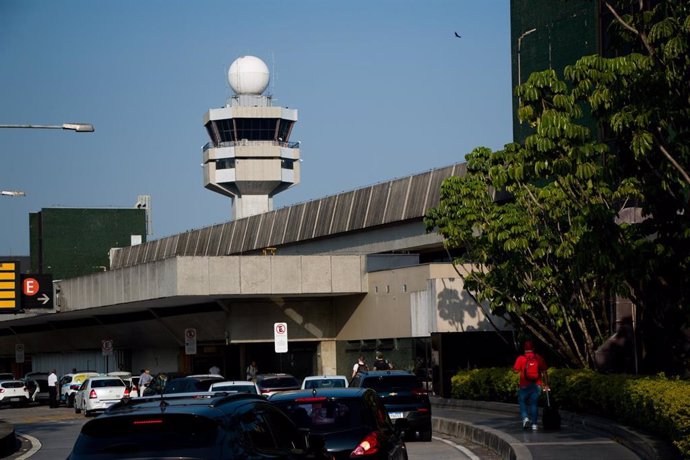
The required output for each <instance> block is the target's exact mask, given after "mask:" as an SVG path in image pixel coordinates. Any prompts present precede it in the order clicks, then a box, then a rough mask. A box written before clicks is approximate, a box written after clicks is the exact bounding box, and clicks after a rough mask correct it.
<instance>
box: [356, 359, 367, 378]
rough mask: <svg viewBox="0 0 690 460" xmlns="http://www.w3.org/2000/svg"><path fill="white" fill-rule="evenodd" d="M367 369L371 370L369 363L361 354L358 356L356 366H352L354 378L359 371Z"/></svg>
mask: <svg viewBox="0 0 690 460" xmlns="http://www.w3.org/2000/svg"><path fill="white" fill-rule="evenodd" d="M366 370H369V368H368V367H367V363H366V361H365V360H364V355H359V357H358V358H357V362H356V363H355V365H354V366H352V378H355V375H357V372H360V371H366Z"/></svg>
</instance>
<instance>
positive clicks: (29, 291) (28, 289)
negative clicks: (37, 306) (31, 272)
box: [22, 278, 41, 296]
mask: <svg viewBox="0 0 690 460" xmlns="http://www.w3.org/2000/svg"><path fill="white" fill-rule="evenodd" d="M40 290H41V285H40V284H39V283H38V280H37V279H36V278H24V282H23V283H22V291H23V292H24V295H28V296H32V295H36V294H38V291H40Z"/></svg>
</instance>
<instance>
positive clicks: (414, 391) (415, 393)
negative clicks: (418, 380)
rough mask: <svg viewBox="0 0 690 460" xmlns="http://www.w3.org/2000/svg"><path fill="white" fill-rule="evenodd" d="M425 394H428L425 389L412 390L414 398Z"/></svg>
mask: <svg viewBox="0 0 690 460" xmlns="http://www.w3.org/2000/svg"><path fill="white" fill-rule="evenodd" d="M427 393H428V392H427V391H426V389H425V388H415V389H414V390H412V394H413V395H415V396H424V395H426V394H427Z"/></svg>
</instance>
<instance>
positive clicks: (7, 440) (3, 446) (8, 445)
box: [0, 421, 17, 458]
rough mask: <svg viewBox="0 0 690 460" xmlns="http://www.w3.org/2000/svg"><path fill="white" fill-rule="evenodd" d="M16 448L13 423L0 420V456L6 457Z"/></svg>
mask: <svg viewBox="0 0 690 460" xmlns="http://www.w3.org/2000/svg"><path fill="white" fill-rule="evenodd" d="M16 449H17V435H16V434H15V432H14V425H12V424H10V423H7V422H3V421H0V458H2V457H8V456H10V455H12V454H13V453H14V451H15V450H16Z"/></svg>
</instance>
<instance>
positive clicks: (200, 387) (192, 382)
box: [144, 376, 223, 396]
mask: <svg viewBox="0 0 690 460" xmlns="http://www.w3.org/2000/svg"><path fill="white" fill-rule="evenodd" d="M222 381H223V378H222V377H220V376H216V377H179V378H175V379H171V380H167V381H166V382H165V386H164V387H163V388H162V391H161V389H160V388H159V387H155V386H149V387H148V388H146V391H144V396H153V395H155V394H160V393H161V392H162V393H163V394H164V395H167V394H174V393H199V392H208V390H209V388H210V387H211V385H212V384H214V383H216V382H222Z"/></svg>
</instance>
